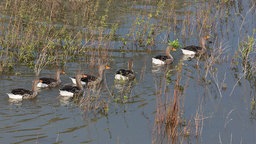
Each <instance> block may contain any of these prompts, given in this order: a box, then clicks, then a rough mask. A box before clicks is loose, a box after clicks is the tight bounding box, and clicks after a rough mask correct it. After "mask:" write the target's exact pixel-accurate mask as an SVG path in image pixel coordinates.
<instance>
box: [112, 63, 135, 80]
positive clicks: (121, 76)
mask: <svg viewBox="0 0 256 144" xmlns="http://www.w3.org/2000/svg"><path fill="white" fill-rule="evenodd" d="M132 67H133V61H132V59H130V60H129V61H128V69H119V70H118V71H117V72H116V74H115V79H116V80H125V81H126V80H134V79H135V74H134V72H133V70H132Z"/></svg>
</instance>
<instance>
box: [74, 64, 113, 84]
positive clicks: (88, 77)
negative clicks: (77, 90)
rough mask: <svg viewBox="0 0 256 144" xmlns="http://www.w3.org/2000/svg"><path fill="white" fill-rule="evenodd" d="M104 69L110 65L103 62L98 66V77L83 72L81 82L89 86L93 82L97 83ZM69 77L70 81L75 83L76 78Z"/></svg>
mask: <svg viewBox="0 0 256 144" xmlns="http://www.w3.org/2000/svg"><path fill="white" fill-rule="evenodd" d="M105 69H110V67H109V66H108V65H103V64H102V65H100V66H99V77H96V76H93V75H89V74H83V77H82V78H81V84H82V85H88V86H91V85H94V84H95V83H99V82H100V81H101V80H102V78H103V72H104V70H105ZM70 79H71V80H72V83H73V84H75V85H76V79H75V78H74V77H70Z"/></svg>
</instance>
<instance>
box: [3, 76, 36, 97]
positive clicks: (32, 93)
mask: <svg viewBox="0 0 256 144" xmlns="http://www.w3.org/2000/svg"><path fill="white" fill-rule="evenodd" d="M38 81H39V80H38V79H35V80H34V81H33V82H32V90H27V89H23V88H17V89H13V90H12V91H11V93H7V95H8V96H9V98H10V99H15V100H22V99H33V98H35V97H36V96H37V95H38V90H37V83H38Z"/></svg>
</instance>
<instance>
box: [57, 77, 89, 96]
mask: <svg viewBox="0 0 256 144" xmlns="http://www.w3.org/2000/svg"><path fill="white" fill-rule="evenodd" d="M82 77H85V76H84V75H83V74H77V75H76V84H77V85H76V86H74V85H65V86H64V87H62V88H61V89H60V90H59V91H60V96H63V97H74V96H79V95H81V94H82V92H83V85H82V83H81V78H82Z"/></svg>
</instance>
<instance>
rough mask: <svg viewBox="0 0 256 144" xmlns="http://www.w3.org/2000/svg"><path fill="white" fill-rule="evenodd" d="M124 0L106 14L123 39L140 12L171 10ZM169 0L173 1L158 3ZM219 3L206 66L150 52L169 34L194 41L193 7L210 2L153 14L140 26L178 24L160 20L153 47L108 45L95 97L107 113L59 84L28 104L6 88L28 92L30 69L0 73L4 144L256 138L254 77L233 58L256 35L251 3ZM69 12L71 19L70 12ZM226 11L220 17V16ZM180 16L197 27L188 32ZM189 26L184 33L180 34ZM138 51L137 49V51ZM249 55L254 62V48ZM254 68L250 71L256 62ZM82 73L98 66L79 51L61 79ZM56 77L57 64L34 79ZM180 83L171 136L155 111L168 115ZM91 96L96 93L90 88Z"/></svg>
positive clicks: (180, 3)
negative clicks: (122, 78)
mask: <svg viewBox="0 0 256 144" xmlns="http://www.w3.org/2000/svg"><path fill="white" fill-rule="evenodd" d="M122 2H123V5H122V4H120V1H112V4H111V8H110V9H109V12H108V18H109V19H108V21H107V23H108V24H109V23H115V22H118V23H119V26H118V29H117V31H116V35H117V37H118V36H120V37H122V36H123V37H125V35H127V33H129V32H131V31H132V29H131V27H134V24H135V22H134V21H136V19H137V18H141V19H146V18H145V17H147V16H148V15H149V14H150V12H152V11H153V12H155V13H157V11H159V10H158V8H159V7H160V9H161V12H162V13H164V12H168V11H169V10H170V9H169V7H167V6H166V7H161V6H160V3H157V2H150V1H133V2H130V1H122ZM167 3H171V2H168V1H166V2H163V4H167ZM219 3H220V6H223V5H226V6H225V9H224V8H223V9H219V10H217V9H214V8H213V9H211V11H210V13H212V14H211V16H212V18H210V19H215V18H216V17H218V16H221V17H222V19H218V20H216V21H214V23H215V24H214V27H210V28H209V29H211V30H210V31H209V32H208V33H209V34H210V35H211V37H212V38H211V39H212V41H213V44H210V45H209V47H211V48H212V51H214V50H216V51H217V50H219V49H221V50H222V51H221V53H220V57H218V60H219V61H217V62H215V63H214V64H213V65H212V66H211V68H210V70H209V71H207V66H206V65H205V63H208V64H207V65H211V63H209V61H207V59H206V60H205V59H198V58H188V59H187V58H186V57H184V56H183V55H182V53H181V51H180V50H179V49H177V51H175V52H172V55H173V57H174V59H175V60H174V62H173V63H172V64H171V65H168V66H162V67H154V66H153V65H152V62H151V58H152V57H153V56H155V55H158V54H161V53H164V52H163V51H164V49H165V47H166V46H167V43H168V40H175V39H179V42H180V43H181V45H182V46H185V45H190V44H195V45H197V44H198V39H199V38H198V36H199V35H200V34H201V33H202V30H201V31H200V29H199V31H198V29H197V28H196V27H197V20H196V15H197V14H198V13H199V12H198V11H197V10H198V9H197V8H199V7H200V6H204V7H203V8H201V9H203V10H204V9H206V8H209V5H210V4H209V2H208V1H197V2H194V1H193V2H190V1H185V0H184V1H183V0H182V1H178V2H175V3H173V4H175V6H174V7H172V8H174V9H173V12H174V13H176V17H175V18H173V19H172V18H171V19H169V18H168V17H162V15H164V14H162V15H161V14H160V15H158V16H155V17H153V18H152V17H151V16H150V18H151V19H150V20H149V23H144V24H145V25H146V24H148V25H150V24H156V23H165V22H166V21H168V20H170V21H176V23H175V24H168V23H167V22H166V24H163V25H164V26H166V27H167V28H166V27H163V25H162V26H161V27H160V26H159V27H157V30H159V31H160V32H159V33H158V35H157V37H156V40H155V41H156V42H157V43H155V44H154V45H153V46H152V45H150V46H140V45H139V44H138V43H136V40H135V39H129V40H128V41H129V42H128V44H127V45H125V49H126V50H127V51H125V52H123V51H119V50H120V48H123V47H122V41H121V40H120V39H118V38H117V39H115V40H112V41H110V45H111V49H112V50H113V51H112V52H111V53H110V55H111V57H109V59H110V60H109V64H110V66H111V69H110V70H106V71H105V74H104V76H105V79H104V83H103V86H102V89H101V90H100V92H99V94H98V95H100V97H101V98H102V99H104V100H105V101H106V102H107V104H108V108H107V110H106V111H105V112H100V111H99V110H97V109H92V110H85V109H84V108H83V107H82V106H81V104H80V103H77V102H75V101H73V100H65V99H62V98H61V97H60V96H59V90H58V89H59V88H52V89H41V90H40V92H39V95H38V96H37V98H36V99H33V100H23V101H18V102H17V101H12V100H10V99H9V98H8V96H7V94H6V93H8V92H10V91H11V89H13V88H18V87H22V88H27V89H30V88H31V82H32V80H33V79H34V73H33V70H31V69H29V68H28V67H27V66H23V65H18V66H16V67H15V69H14V72H13V73H9V74H2V75H1V76H0V113H1V117H0V143H42V144H44V143H45V144H48V143H67V144H68V143H97V144H102V143H107V144H113V143H120V144H132V143H133V144H134V143H139V144H142V143H145V144H148V143H207V144H216V143H220V144H222V143H241V144H243V143H246V144H249V143H255V142H256V137H255V135H256V106H255V96H256V93H255V90H256V79H255V78H256V77H255V75H253V76H250V77H246V75H245V74H244V71H243V70H244V67H243V65H242V64H241V63H242V61H241V59H239V57H236V53H237V50H238V47H239V42H240V41H243V40H246V39H244V38H247V37H248V36H251V37H253V38H254V39H255V38H256V34H255V32H253V31H255V28H256V23H255V21H256V14H255V1H250V0H245V1H236V0H234V1H228V2H226V3H225V2H222V1H219ZM2 4H3V3H2ZM158 4H159V5H158ZM99 5H100V7H102V9H103V10H102V11H100V10H99V12H98V13H96V14H98V15H102V13H103V12H104V8H105V5H106V3H105V1H99ZM127 7H128V8H127ZM65 13H66V14H67V15H68V14H69V11H66V12H65ZM223 13H224V14H226V16H222V15H221V14H223ZM238 13H239V14H238ZM188 15H189V16H188ZM170 16H171V15H170ZM70 17H72V15H70ZM243 18H244V19H243ZM184 19H190V20H191V23H194V24H192V25H190V28H188V29H185V31H183V30H184V27H185V25H186V22H184ZM216 19H217V18H216ZM165 20H166V21H165ZM60 21H61V19H60ZM141 23H143V22H141ZM198 25H199V24H198ZM174 26H175V28H174ZM76 27H77V26H76ZM138 27H140V26H138ZM169 27H170V28H169ZM109 29H110V28H109ZM135 29H136V28H135ZM162 29H165V30H162ZM174 30H175V31H174ZM109 31H110V30H109ZM191 31H193V32H192V33H191ZM106 32H108V31H106ZM186 32H187V33H190V35H189V36H186ZM134 33H136V30H134ZM134 37H135V36H134ZM220 43H221V44H222V45H220ZM138 45H139V46H138ZM139 49H142V50H143V51H136V50H139ZM148 49H150V50H148ZM115 50H116V51H115ZM81 57H82V56H81ZM216 57H217V56H216ZM250 57H251V58H252V59H253V60H254V61H255V45H254V50H253V52H252V53H251V54H250ZM98 58H99V59H100V58H101V57H100V56H99V57H98ZM129 59H133V63H134V65H133V70H134V72H135V74H136V80H135V81H134V82H131V83H128V84H126V85H120V84H118V83H115V81H114V74H115V72H116V71H117V70H118V69H120V68H126V67H127V62H128V60H129ZM234 59H235V60H234ZM232 61H236V62H237V64H236V65H235V64H233V63H232ZM234 65H235V66H234ZM251 66H252V67H253V66H254V67H255V65H253V63H252V64H251ZM78 70H81V71H83V72H86V73H91V74H97V68H96V67H90V66H88V63H86V62H85V61H84V60H83V57H82V58H78V59H76V60H75V61H69V62H67V63H66V65H65V72H66V74H65V75H61V80H62V84H67V83H71V80H70V79H69V77H71V76H74V75H75V74H76V72H77V71H78ZM252 70H253V69H252ZM54 73H55V69H54V68H52V67H50V68H45V69H43V70H42V72H41V73H40V76H48V77H54ZM177 81H179V84H178V86H179V87H180V89H179V90H181V91H182V93H181V94H180V95H179V99H178V101H179V116H178V117H179V119H180V121H179V123H180V124H178V128H176V130H177V133H178V134H177V135H176V138H174V137H171V138H170V136H168V133H167V132H166V131H167V130H162V129H166V126H164V125H165V124H166V123H165V122H163V123H161V124H160V121H161V119H162V118H160V116H164V115H165V114H162V115H161V114H159V113H160V112H159V111H161V109H162V107H164V108H166V109H165V111H166V112H168V111H169V109H170V107H169V105H171V104H170V103H172V102H173V101H174V100H173V99H174V95H175V90H174V89H176V88H177V85H176V84H177ZM90 96H92V97H93V94H92V95H90ZM160 101H161V102H160ZM159 107H161V108H159ZM166 119H167V118H166ZM159 125H161V126H159ZM161 128H162V129H161ZM172 138H173V139H172ZM177 139H178V140H177Z"/></svg>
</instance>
